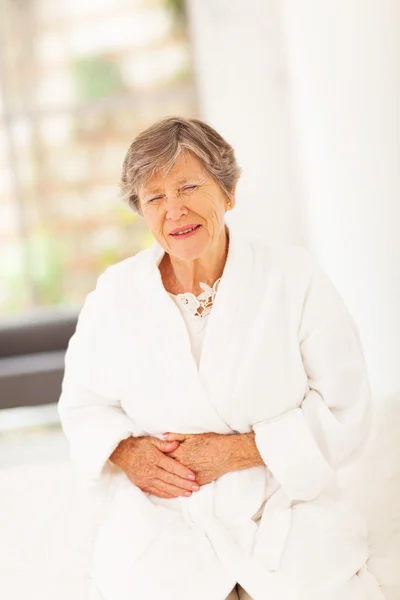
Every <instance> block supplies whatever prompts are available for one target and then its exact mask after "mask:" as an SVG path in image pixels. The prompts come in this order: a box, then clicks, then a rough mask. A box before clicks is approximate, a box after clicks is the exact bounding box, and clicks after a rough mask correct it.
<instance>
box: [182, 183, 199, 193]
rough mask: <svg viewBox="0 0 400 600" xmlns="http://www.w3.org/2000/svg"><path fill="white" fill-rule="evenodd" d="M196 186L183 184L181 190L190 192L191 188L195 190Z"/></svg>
mask: <svg viewBox="0 0 400 600" xmlns="http://www.w3.org/2000/svg"><path fill="white" fill-rule="evenodd" d="M197 187H198V186H197V185H195V184H193V185H185V187H184V188H182V191H183V192H192V191H193V190H195V189H196V188H197Z"/></svg>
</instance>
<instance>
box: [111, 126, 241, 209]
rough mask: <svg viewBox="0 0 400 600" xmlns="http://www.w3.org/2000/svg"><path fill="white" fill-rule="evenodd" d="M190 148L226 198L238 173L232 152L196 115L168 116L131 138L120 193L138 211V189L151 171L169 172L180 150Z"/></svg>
mask: <svg viewBox="0 0 400 600" xmlns="http://www.w3.org/2000/svg"><path fill="white" fill-rule="evenodd" d="M185 151H188V152H192V153H193V154H194V155H195V156H196V158H197V159H199V161H200V162H201V163H202V165H203V167H204V169H205V170H206V171H207V172H208V173H209V175H211V177H213V179H214V180H215V181H216V182H217V183H218V185H219V186H220V187H221V189H222V191H223V192H224V193H225V194H226V196H227V197H228V198H230V197H231V192H232V191H233V190H234V188H235V186H236V183H237V181H238V179H239V177H240V167H239V165H238V164H237V162H236V158H235V153H234V150H233V148H232V146H230V145H229V144H228V142H226V141H225V140H224V138H223V137H222V136H221V135H220V134H219V133H218V132H217V131H215V129H213V128H212V127H210V125H207V124H206V123H204V122H203V121H200V120H199V119H185V118H183V117H168V118H166V119H162V120H161V121H158V122H157V123H154V124H153V125H151V127H149V128H148V129H145V131H142V133H140V134H139V135H138V136H137V137H136V138H135V139H134V141H133V142H132V144H131V146H130V148H129V150H128V152H127V154H126V157H125V160H124V163H123V167H122V177H121V182H120V187H121V191H122V194H123V197H124V198H125V200H126V201H127V202H128V204H129V205H130V207H131V208H132V209H133V210H134V211H135V212H137V213H139V214H141V210H140V202H139V195H138V193H139V190H140V188H141V186H142V185H143V184H144V183H145V182H146V181H147V180H148V179H149V178H150V177H152V176H153V175H154V173H155V172H156V171H159V170H161V169H162V170H163V171H164V172H165V173H168V172H169V171H170V170H171V169H172V167H173V166H174V164H175V162H176V160H177V158H178V156H179V155H180V154H181V153H182V152H185Z"/></svg>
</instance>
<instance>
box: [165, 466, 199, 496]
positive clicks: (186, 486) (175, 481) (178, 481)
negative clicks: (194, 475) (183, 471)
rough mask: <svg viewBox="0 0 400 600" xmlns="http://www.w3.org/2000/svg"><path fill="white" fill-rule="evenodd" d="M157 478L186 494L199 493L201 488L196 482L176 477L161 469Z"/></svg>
mask: <svg viewBox="0 0 400 600" xmlns="http://www.w3.org/2000/svg"><path fill="white" fill-rule="evenodd" d="M156 477H157V479H160V480H161V481H163V482H165V483H168V484H170V485H173V486H174V487H176V488H179V489H180V490H183V491H186V492H198V491H199V489H200V486H199V485H198V483H196V482H195V481H190V480H189V479H183V478H182V477H179V476H178V475H174V474H173V473H169V472H168V471H165V470H164V469H161V468H159V469H158V471H157V473H156Z"/></svg>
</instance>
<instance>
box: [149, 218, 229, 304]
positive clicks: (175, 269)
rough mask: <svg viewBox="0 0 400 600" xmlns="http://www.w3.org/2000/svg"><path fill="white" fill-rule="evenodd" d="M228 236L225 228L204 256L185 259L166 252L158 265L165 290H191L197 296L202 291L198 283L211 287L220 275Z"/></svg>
mask: <svg viewBox="0 0 400 600" xmlns="http://www.w3.org/2000/svg"><path fill="white" fill-rule="evenodd" d="M228 247H229V237H228V233H227V230H226V229H224V231H223V232H222V234H221V240H219V241H218V243H217V244H215V245H214V246H213V247H212V248H210V250H209V251H208V252H207V254H206V255H205V256H201V257H200V258H197V259H196V260H191V261H185V260H180V259H179V258H177V257H175V256H171V255H169V254H167V253H165V254H164V257H163V259H162V261H161V263H160V265H159V269H160V273H161V278H162V281H163V284H164V287H165V289H166V290H167V292H169V293H171V294H184V293H185V292H191V293H192V294H194V295H195V296H198V295H199V294H201V293H202V292H203V290H202V289H201V287H200V285H199V284H200V283H205V284H207V285H209V286H210V287H212V286H213V285H214V283H215V282H216V281H217V279H219V278H220V277H221V276H222V273H223V271H224V267H225V263H226V257H227V255H228Z"/></svg>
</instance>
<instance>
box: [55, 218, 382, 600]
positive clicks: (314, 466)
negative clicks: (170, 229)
mask: <svg viewBox="0 0 400 600" xmlns="http://www.w3.org/2000/svg"><path fill="white" fill-rule="evenodd" d="M229 234H230V242H229V252H228V257H227V262H226V265H225V269H224V273H223V276H222V279H221V282H220V286H219V290H218V294H217V296H216V300H215V303H214V306H213V309H212V311H211V314H210V316H209V317H208V319H209V322H208V325H207V331H206V335H205V339H204V345H203V351H202V356H201V360H200V365H199V367H197V365H196V362H195V359H194V357H193V355H192V353H191V349H190V340H189V336H188V332H187V330H186V327H185V324H184V321H183V318H182V315H181V314H180V311H179V309H178V308H177V306H176V305H175V304H174V302H173V300H172V299H171V298H170V297H169V295H168V293H167V292H166V290H165V289H164V287H163V284H162V280H161V276H160V272H159V269H158V265H159V263H160V261H161V259H162V257H163V254H164V251H163V250H162V248H161V247H160V246H159V245H158V244H157V243H154V245H153V246H152V247H151V248H150V249H148V250H145V251H143V252H140V253H139V254H137V255H136V256H134V257H130V258H128V259H126V260H124V261H122V262H120V263H118V264H116V265H113V266H112V267H110V268H108V269H107V270H106V271H105V273H103V275H101V276H100V278H99V279H98V283H97V287H96V289H95V290H94V291H93V292H91V293H90V294H89V295H88V297H87V299H86V302H85V304H84V307H83V309H82V311H81V313H80V316H79V320H78V325H77V329H76V332H75V334H74V335H73V337H72V338H71V340H70V343H69V346H68V350H67V354H66V360H65V366H66V369H65V375H64V380H63V387H62V394H61V397H60V400H59V405H58V408H59V414H60V417H61V422H62V426H63V429H64V432H65V434H66V436H67V438H68V439H69V442H70V448H71V457H72V459H73V460H74V461H76V464H77V465H78V467H79V469H80V470H81V471H82V473H83V474H84V475H85V477H86V476H87V477H88V478H89V479H91V480H94V481H104V482H107V490H108V497H107V502H106V503H105V509H104V513H103V516H102V520H101V524H100V527H99V529H98V534H97V537H96V540H95V545H94V553H93V562H92V568H91V577H92V581H93V583H94V585H95V586H96V588H97V589H98V590H99V591H100V593H101V595H102V596H103V598H104V600H133V599H134V598H142V597H143V598H149V599H150V600H151V599H153V598H154V599H155V598H159V597H162V598H163V599H164V600H187V599H188V598H190V600H200V599H201V600H203V599H204V598H207V599H208V600H224V598H226V596H227V595H228V594H229V592H230V590H231V589H232V588H233V586H234V585H235V584H236V582H238V583H240V585H241V586H242V587H243V588H244V589H245V590H246V591H247V592H248V594H249V595H250V596H251V597H252V598H254V599H255V600H265V599H267V598H268V599H271V600H321V598H323V599H324V600H382V598H383V595H382V592H381V591H380V589H379V586H378V584H377V582H376V580H375V579H374V577H373V576H372V574H371V573H370V572H369V571H368V569H367V566H366V561H367V559H368V543H367V532H366V528H365V523H364V521H363V519H362V518H361V517H360V515H359V514H358V513H357V512H356V511H355V510H354V508H353V507H350V506H348V505H347V504H345V503H344V501H343V500H342V498H341V493H340V490H339V488H338V484H337V473H338V469H339V468H340V467H341V466H343V465H346V464H348V463H349V461H352V460H353V459H354V458H356V457H357V455H359V454H360V451H361V449H362V448H363V446H364V443H365V441H366V439H367V437H368V435H369V431H370V425H371V397H370V388H369V382H368V376H367V372H366V367H365V361H364V356H363V350H362V347H361V344H360V339H359V334H358V330H357V326H356V325H355V323H354V321H353V319H352V317H351V316H350V315H349V313H348V311H347V308H346V306H345V303H344V302H343V300H342V298H341V296H340V295H339V293H338V292H337V290H336V289H335V287H334V285H333V284H332V283H331V281H330V279H329V278H328V276H327V275H326V274H325V273H324V271H323V270H322V269H321V267H320V266H319V265H318V263H317V261H316V260H315V259H314V257H313V256H312V255H311V254H310V253H309V252H307V251H306V250H304V249H301V248H299V247H296V246H286V247H285V246H268V245H263V244H260V243H258V242H253V241H251V240H248V239H245V238H242V237H240V235H238V233H237V232H235V231H234V229H232V228H229ZM252 430H254V432H255V440H256V444H257V446H258V449H259V451H260V454H261V456H262V458H263V460H264V462H265V465H266V466H265V467H264V466H258V467H253V468H250V469H246V470H242V471H235V472H231V473H227V474H225V475H223V476H222V477H220V478H219V479H218V480H217V481H215V482H213V483H210V484H208V485H204V486H202V488H201V489H200V491H199V492H197V493H196V492H195V493H193V495H192V496H191V497H190V498H174V499H170V500H168V499H162V498H158V497H156V496H153V495H151V494H146V493H144V492H142V491H141V490H140V489H139V488H137V487H136V486H135V485H134V484H133V483H131V482H130V480H129V479H128V478H127V476H126V475H125V473H124V472H123V471H122V470H121V469H119V468H117V467H115V466H114V465H112V464H111V462H110V461H109V460H108V457H109V456H110V454H111V453H112V451H113V450H114V448H115V447H116V446H117V445H118V443H119V442H120V441H121V440H122V439H125V438H127V437H129V436H130V435H134V436H138V435H151V436H156V437H160V436H161V434H162V433H163V432H165V431H173V432H179V433H202V432H210V431H213V432H216V433H219V434H225V435H229V434H234V433H237V432H240V433H245V432H250V431H252ZM216 460H218V457H216ZM257 513H258V518H257V517H256V515H257ZM260 517H261V518H260Z"/></svg>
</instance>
